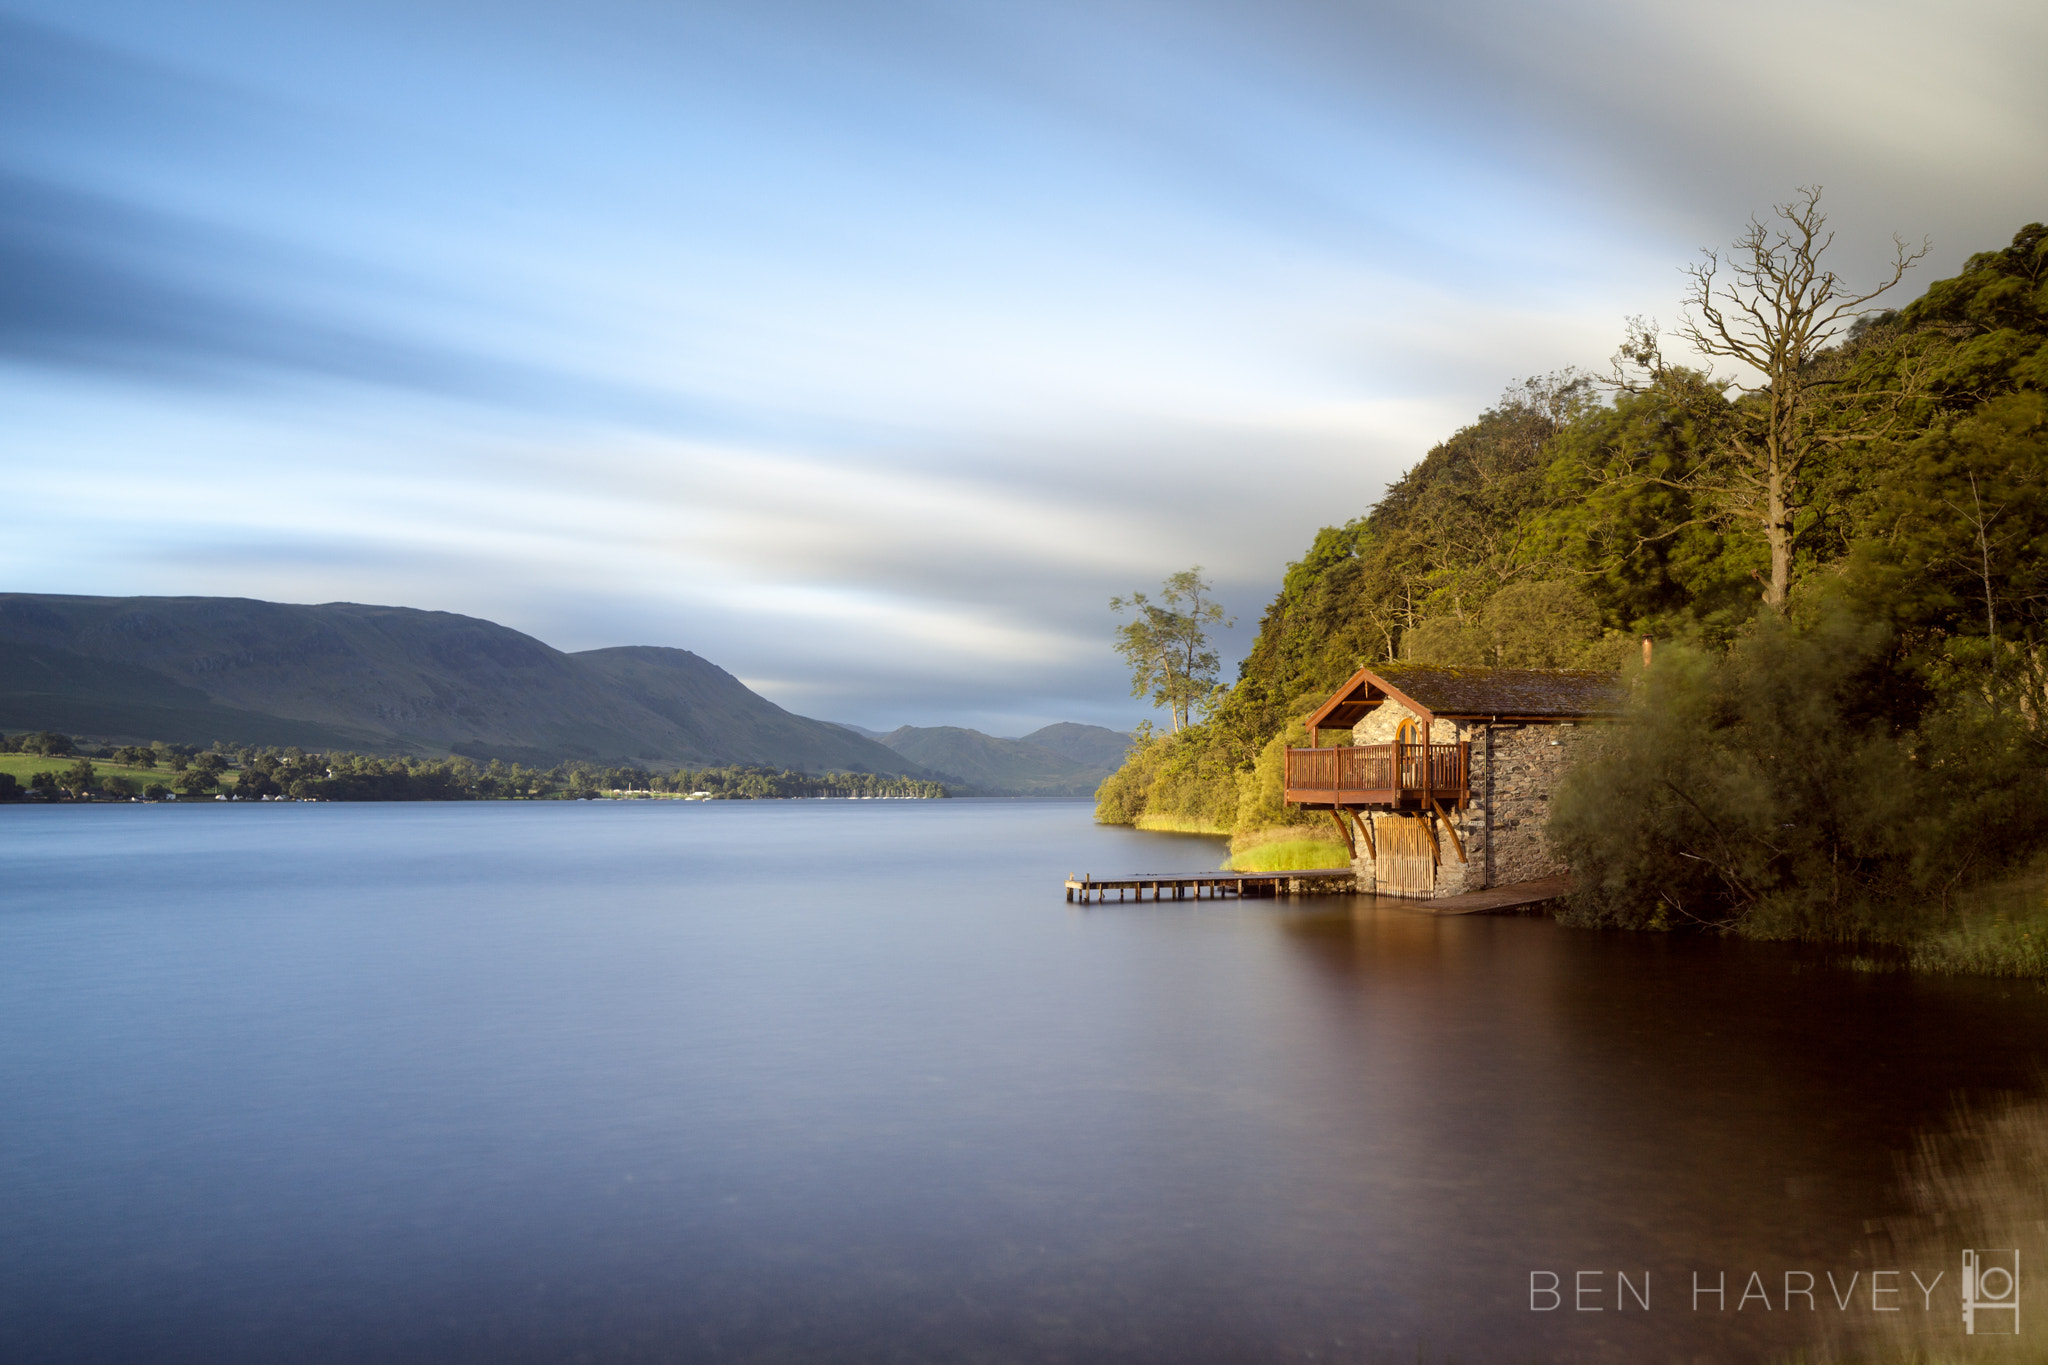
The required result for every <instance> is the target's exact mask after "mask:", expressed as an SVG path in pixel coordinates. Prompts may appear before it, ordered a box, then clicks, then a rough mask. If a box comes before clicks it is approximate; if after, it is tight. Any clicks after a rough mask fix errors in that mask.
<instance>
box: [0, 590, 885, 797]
mask: <svg viewBox="0 0 2048 1365" xmlns="http://www.w3.org/2000/svg"><path fill="white" fill-rule="evenodd" d="M0 729H7V730H41V729H50V730H58V731H63V732H65V733H70V734H88V735H93V736H96V737H99V738H103V739H111V740H116V741H141V742H147V741H150V740H164V741H167V742H171V743H188V744H202V745H203V744H209V743H211V742H213V741H214V740H226V741H229V742H231V743H233V744H237V745H277V746H291V745H297V746H299V747H302V748H307V749H321V750H328V749H341V750H356V751H362V752H368V753H384V754H413V755H435V754H444V755H445V754H462V755H465V756H468V757H473V758H478V759H483V760H492V759H501V760H504V761H506V762H519V763H526V764H534V765H540V766H547V765H550V764H554V763H560V762H567V761H579V760H580V761H586V762H617V761H633V762H638V763H641V764H645V765H651V766H654V767H658V768H668V767H677V766H698V767H709V766H719V765H727V764H754V765H765V766H772V767H777V768H791V769H796V770H799V771H807V772H824V771H828V770H834V769H836V770H842V771H854V772H876V773H902V774H907V775H910V776H915V777H922V776H924V774H923V773H922V772H921V771H920V770H918V769H917V768H916V765H915V764H914V763H911V762H907V761H906V760H904V759H903V758H901V757H900V756H898V755H897V754H896V753H894V752H893V751H891V750H889V749H886V748H884V747H883V746H881V745H879V744H875V743H872V742H871V741H868V740H866V739H862V738H861V737H859V736H857V735H852V734H849V733H847V732H846V731H844V730H841V729H839V728H838V727H836V726H831V725H827V724H825V723H823V722H821V721H814V720H809V719H806V718H805V717H802V716H796V715H792V714H790V713H789V712H787V711H784V710H783V709H782V708H781V707H779V706H776V705H774V704H773V703H771V702H769V701H768V700H766V699H765V698H763V697H760V696H758V695H756V694H755V693H753V692H751V691H749V690H748V689H747V688H746V687H745V686H744V685H743V684H742V683H740V682H739V680H738V679H736V678H734V677H733V676H732V675H731V674H729V673H727V672H725V671H724V670H723V669H721V668H718V667H717V666H716V665H714V664H711V663H709V662H707V661H705V660H703V659H701V658H698V657H697V656H696V655H694V654H691V653H689V652H688V651H686V650H675V649H651V648H650V649H635V648H627V649H613V650H593V651H590V652H588V653H585V654H565V653H563V652H562V651H560V650H556V649H552V648H550V647H549V646H547V645H545V644H543V643H541V642H540V641H539V640H536V639H534V638H532V637H531V636H528V635H523V634H521V633H519V632H518V631H515V630H511V629H508V628H507V627H504V626H501V625H497V624H495V623H493V622H490V621H482V620H478V619H476V618H474V617H467V616H458V615H455V614H453V613H449V612H433V611H418V610H414V609H412V608H407V607H378V606H363V605H359V604H356V603H350V602H331V603H326V604H324V605H320V606H298V605H289V604H284V603H276V602H259V601H253V600H250V599H246V598H217V597H69V596H56V595H36V594H27V593H12V594H4V595H0Z"/></svg>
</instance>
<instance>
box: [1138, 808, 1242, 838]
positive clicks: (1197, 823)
mask: <svg viewBox="0 0 2048 1365" xmlns="http://www.w3.org/2000/svg"><path fill="white" fill-rule="evenodd" d="M1135 823H1136V825H1137V827H1138V828H1139V829H1149V830H1152V831H1154V832H1156V833H1160V834H1211V835H1215V834H1224V835H1227V834H1229V833H1230V826H1228V825H1218V824H1217V823H1216V822H1215V821H1214V820H1209V819H1205V818H1204V817H1202V816H1199V815H1176V814H1172V813H1163V814H1156V815H1141V816H1139V817H1138V818H1137V820H1136V821H1135Z"/></svg>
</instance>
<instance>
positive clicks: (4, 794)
mask: <svg viewBox="0 0 2048 1365" xmlns="http://www.w3.org/2000/svg"><path fill="white" fill-rule="evenodd" d="M19 800H21V783H20V782H19V781H18V780H17V779H16V778H15V776H14V774H13V773H0V801H19Z"/></svg>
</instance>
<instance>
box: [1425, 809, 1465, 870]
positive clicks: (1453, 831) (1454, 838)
mask: <svg viewBox="0 0 2048 1365" xmlns="http://www.w3.org/2000/svg"><path fill="white" fill-rule="evenodd" d="M1429 808H1430V809H1431V810H1433V811H1435V812H1436V813H1437V817H1438V818H1439V819H1441V820H1442V821H1443V822H1444V831H1445V832H1446V833H1448V834H1449V835H1450V836H1451V848H1452V850H1453V851H1455V852H1456V853H1457V855H1458V861H1459V862H1461V863H1462V862H1464V861H1465V841H1464V840H1463V839H1460V838H1459V837H1458V827H1457V825H1456V824H1454V823H1452V821H1451V813H1450V812H1449V811H1447V810H1445V809H1444V808H1443V805H1442V803H1440V802H1439V801H1438V800H1437V799H1436V797H1435V796H1434V795H1432V796H1431V797H1430V798H1429Z"/></svg>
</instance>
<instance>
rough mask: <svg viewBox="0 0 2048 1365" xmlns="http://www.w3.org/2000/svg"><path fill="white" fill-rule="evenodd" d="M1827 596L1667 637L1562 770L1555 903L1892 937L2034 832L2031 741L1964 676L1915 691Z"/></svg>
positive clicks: (1759, 929)
mask: <svg viewBox="0 0 2048 1365" xmlns="http://www.w3.org/2000/svg"><path fill="white" fill-rule="evenodd" d="M1895 644H1896V642H1895V637H1894V636H1893V635H1892V633H1891V631H1890V630H1889V629H1888V628H1887V627H1885V626H1883V625H1882V624H1873V623H1871V622H1868V621H1865V620H1861V619H1859V618H1857V617H1855V616H1853V615H1852V614H1850V613H1849V612H1847V611H1845V610H1841V609H1839V608H1834V609H1829V610H1825V611H1823V612H1821V613H1819V614H1818V615H1817V616H1816V617H1815V618H1814V619H1812V620H1809V621H1806V622H1802V623H1796V624H1787V623H1782V622H1780V621H1778V620H1777V619H1776V618H1774V617H1767V618H1764V619H1762V620H1760V621H1758V622H1757V623H1756V625H1755V626H1754V627H1753V628H1752V630H1750V631H1749V632H1747V633H1746V634H1745V635H1744V637H1743V638H1742V639H1741V640H1739V641H1738V642H1737V643H1736V646H1735V647H1734V649H1732V650H1731V651H1729V652H1728V653H1727V654H1724V655H1715V654H1708V653H1702V652H1699V651H1693V650H1677V649H1674V650H1670V651H1667V652H1666V653H1665V654H1663V655H1660V656H1659V658H1658V660H1657V666H1656V667H1655V668H1654V669H1653V670H1651V671H1649V672H1648V673H1647V674H1640V675H1638V677H1637V678H1636V682H1635V691H1634V697H1633V702H1632V706H1631V710H1630V714H1629V716H1628V720H1627V723H1625V724H1622V725H1618V726H1615V727H1613V728H1612V729H1610V730H1608V731H1606V732H1605V733H1604V734H1603V735H1602V736H1601V737H1600V739H1599V742H1598V743H1597V745H1596V746H1595V747H1594V750H1593V752H1592V753H1591V754H1590V755H1589V756H1588V757H1587V758H1585V759H1583V760H1582V761H1580V762H1579V763H1578V764H1577V765H1575V766H1574V767H1573V769H1572V770H1571V771H1570V772H1569V773H1568V774H1567V776H1566V778H1565V780H1564V781H1563V783H1562V784H1561V785H1560V788H1559V790H1558V793H1557V797H1556V802H1555V806H1554V809H1553V813H1552V816H1551V820H1550V825H1549V831H1548V832H1549V836H1550V838H1551V840H1552V842H1553V844H1554V845H1555V846H1556V848H1557V849H1558V850H1559V851H1560V852H1561V853H1562V854H1563V855H1564V856H1565V858H1566V860H1567V861H1568V862H1569V863H1570V865H1571V867H1572V869H1573V874H1574V877H1575V879H1576V882H1577V887H1576V890H1575V891H1574V894H1573V896H1572V898H1571V902H1570V908H1569V910H1568V911H1567V912H1566V914H1565V915H1564V916H1562V918H1564V919H1566V920H1567V921H1568V922H1574V923H1579V924H1586V925H1612V926H1619V927H1625V928H1668V927H1676V926H1682V925H1702V926H1710V927H1716V928H1729V929H1736V930H1739V931H1741V932H1744V933H1748V934H1753V935H1757V936H1762V937H1808V938H1841V939H1854V938H1880V939H1882V938H1895V937H1899V936H1901V935H1902V934H1904V933H1905V932H1907V927H1908V923H1909V920H1910V919H1911V918H1912V917H1913V916H1914V915H1915V914H1917V913H1918V911H1919V910H1920V908H1921V907H1923V906H1924V905H1925V904H1926V903H1927V902H1928V901H1929V900H1930V899H1932V900H1933V901H1935V902H1936V903H1939V902H1941V901H1943V900H1944V899H1945V898H1946V897H1947V896H1948V895H1950V894H1951V893H1952V892H1953V891H1954V890H1955V889H1956V888H1957V887H1958V886H1960V885H1964V884H1967V883H1968V882H1969V881H1970V880H1972V879H1975V878H1981V877H1983V876H1986V875H1989V874H1991V873H1995V872H1997V871H1999V870H2000V869H2002V868H2004V867H2006V866H2008V865H2010V864H2012V863H2013V862H2015V861H2017V860H2019V859H2022V858H2024V857H2026V856H2028V855H2029V854H2031V852H2032V851H2033V849H2034V848H2036V847H2037V846H2038V843H2039V840H2040V839H2041V838H2042V836H2043V835H2044V834H2048V804H2044V801H2043V798H2044V797H2048V781H2044V770H2048V764H2044V754H2043V751H2042V750H2041V748H2040V746H2039V745H2038V744H2037V743H2036V742H2035V740H2034V736H2033V734H2032V732H2031V731H2030V729H2029V728H2028V726H2027V724H2026V722H2025V720H2024V718H2023V717H2022V716H2021V715H2020V714H2019V712H2018V711H2017V710H2016V709H2015V708H2012V707H2010V706H2006V707H1999V706H1996V705H1994V704H1992V702H1991V700H1990V699H1988V698H1986V697H1985V696H1984V695H1983V694H1982V693H1978V694H1976V695H1974V696H1972V695H1958V696H1950V697H1946V698H1941V697H1935V696H1932V695H1930V694H1929V693H1928V692H1927V691H1926V690H1925V689H1924V688H1922V687H1921V686H1919V685H1918V683H1917V682H1916V681H1915V680H1913V679H1912V678H1911V677H1910V676H1906V675H1905V674H1903V673H1902V672H1901V670H1900V669H1899V668H1898V666H1897V665H1898V662H1899V656H1898V654H1897V652H1896V648H1895Z"/></svg>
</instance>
